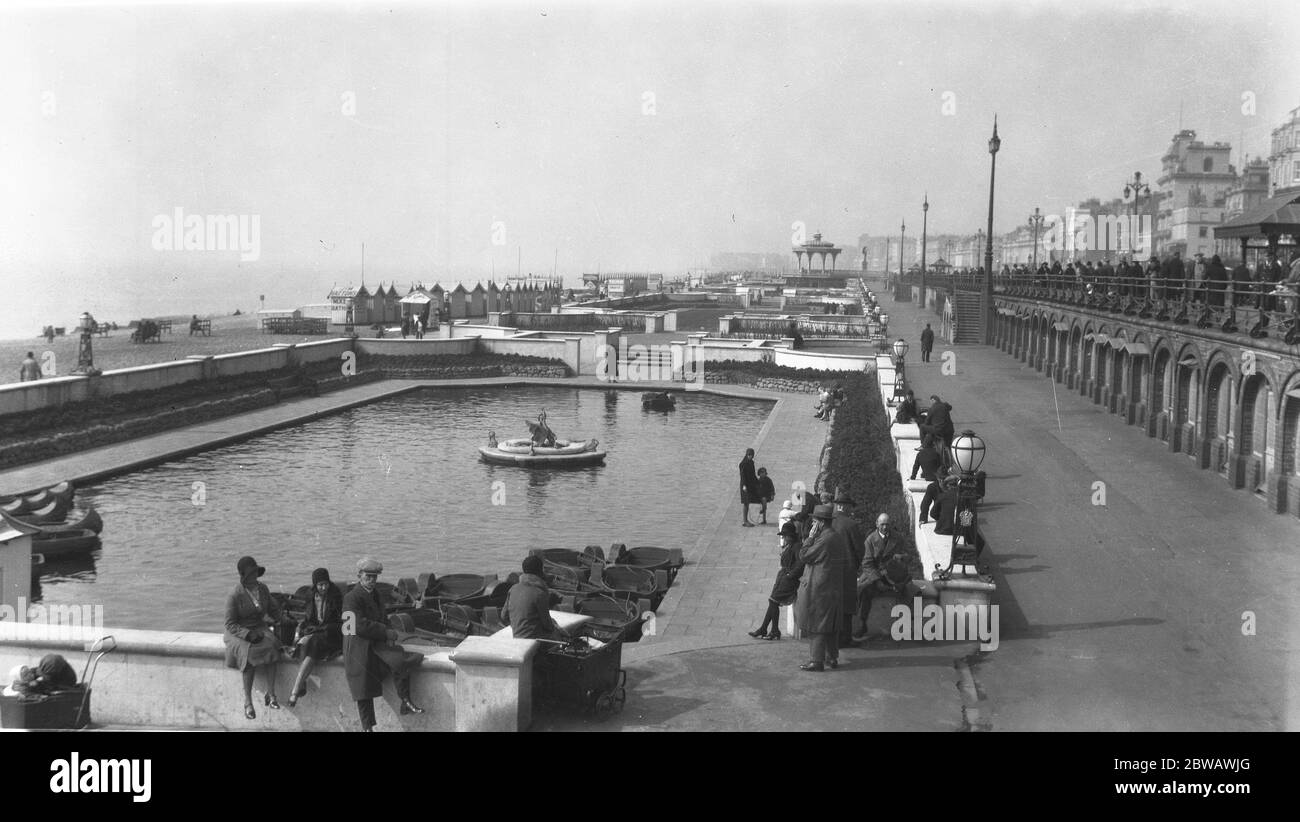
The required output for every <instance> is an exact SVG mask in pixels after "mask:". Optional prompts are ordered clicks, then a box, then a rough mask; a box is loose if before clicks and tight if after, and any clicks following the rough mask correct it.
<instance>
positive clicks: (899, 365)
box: [892, 337, 908, 400]
mask: <svg viewBox="0 0 1300 822" xmlns="http://www.w3.org/2000/svg"><path fill="white" fill-rule="evenodd" d="M892 347H893V349H894V399H895V400H901V399H902V398H903V390H904V388H903V387H904V385H905V384H906V382H905V379H904V377H905V371H904V364H903V357H905V356H907V347H908V346H907V340H904V339H903V338H902V337H899V338H898V339H897V340H894V345H893V346H892Z"/></svg>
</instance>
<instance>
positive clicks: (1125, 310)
mask: <svg viewBox="0 0 1300 822" xmlns="http://www.w3.org/2000/svg"><path fill="white" fill-rule="evenodd" d="M925 281H926V286H927V287H933V288H936V289H942V290H945V291H947V292H948V293H950V294H951V293H953V292H955V291H980V290H982V289H983V287H984V278H983V277H982V276H980V275H978V274H948V275H939V276H936V275H933V274H927V275H926V278H925ZM902 282H903V283H904V284H906V285H919V284H920V277H919V276H918V275H914V274H910V275H907V276H905V277H904V278H903V279H902ZM1279 285H1280V284H1278V283H1272V282H1264V283H1260V282H1255V281H1251V282H1248V283H1243V282H1240V281H1233V280H1227V281H1223V280H1209V281H1207V280H1201V281H1197V280H1194V279H1191V278H1169V279H1166V278H1164V277H1146V276H1142V277H1121V276H1114V277H1096V276H1094V277H1093V278H1092V279H1084V278H1081V277H1078V276H1076V277H1075V278H1074V279H1068V278H1065V277H1062V276H1059V275H1050V274H1049V275H1046V276H1044V275H1037V274H1034V275H1030V274H1025V275H1011V276H1006V275H1001V274H1000V275H996V276H994V277H993V293H994V294H995V295H997V296H1002V297H1019V298H1024V299H1032V300H1039V301H1043V302H1050V303H1056V304H1058V305H1065V306H1072V307H1075V308H1081V309H1084V310H1090V311H1096V312H1099V313H1113V314H1119V315H1122V316H1130V317H1138V318H1140V319H1144V320H1147V319H1154V320H1159V321H1165V322H1173V323H1178V324H1183V323H1186V324H1191V325H1195V327H1197V328H1203V329H1206V328H1215V329H1217V330H1219V331H1223V332H1226V333H1243V334H1246V335H1248V336H1249V337H1252V338H1259V337H1264V336H1269V334H1268V332H1269V330H1270V329H1271V328H1272V329H1275V331H1274V334H1273V336H1279V334H1280V335H1282V336H1284V338H1285V341H1286V343H1287V344H1288V345H1292V344H1295V343H1297V342H1300V330H1298V329H1297V328H1295V326H1297V325H1300V323H1290V322H1286V321H1287V320H1288V319H1290V318H1292V317H1294V316H1295V311H1296V308H1295V306H1296V303H1297V299H1296V294H1295V293H1294V292H1291V291H1288V290H1278V291H1275V289H1278V288H1279ZM1279 322H1286V325H1287V326H1289V327H1287V328H1281V329H1279V328H1277V326H1278V324H1279Z"/></svg>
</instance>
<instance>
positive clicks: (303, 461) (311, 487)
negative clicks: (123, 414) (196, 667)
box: [33, 387, 771, 631]
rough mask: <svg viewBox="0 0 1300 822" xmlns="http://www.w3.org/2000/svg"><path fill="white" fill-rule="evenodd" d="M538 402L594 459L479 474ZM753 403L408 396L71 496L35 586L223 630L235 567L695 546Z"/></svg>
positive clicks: (752, 430)
mask: <svg viewBox="0 0 1300 822" xmlns="http://www.w3.org/2000/svg"><path fill="white" fill-rule="evenodd" d="M542 409H545V411H546V414H547V423H548V424H549V425H550V427H551V429H552V430H554V431H555V433H556V435H557V437H559V438H561V439H575V440H577V439H587V438H591V437H596V438H598V439H599V440H600V447H601V448H602V449H603V450H606V451H608V453H609V456H608V457H607V458H606V461H605V465H603V466H597V467H590V468H578V469H564V470H546V469H535V468H532V469H530V468H519V467H513V466H510V467H506V466H492V465H487V464H485V463H484V462H482V461H481V460H480V459H479V454H478V450H477V449H478V446H480V445H485V444H486V443H487V435H488V432H489V431H494V432H495V433H496V435H497V437H498V438H499V439H502V440H504V439H507V438H509V437H521V436H527V434H528V429H527V425H526V424H525V420H535V419H536V418H537V414H538V412H539V411H541V410H542ZM770 410H771V404H770V403H768V402H757V401H750V400H742V399H735V398H729V397H720V396H714V395H709V394H699V393H683V394H680V395H678V404H677V408H676V410H674V411H671V412H652V411H645V410H642V408H641V402H640V394H639V393H637V392H634V391H620V392H610V393H608V394H607V393H606V392H604V391H600V390H590V389H586V390H584V389H574V388H559V387H556V388H551V387H528V388H476V389H422V390H420V391H416V392H412V393H409V394H404V395H402V396H399V397H396V398H393V399H390V400H385V401H381V402H377V403H374V404H371V405H366V406H362V407H359V408H354V409H351V410H349V411H345V412H341V413H339V414H336V415H333V416H330V417H326V418H323V419H320V420H316V421H313V422H310V423H307V424H304V425H300V426H296V427H294V428H289V429H284V430H281V431H277V432H273V433H271V434H267V435H264V436H260V437H256V438H254V439H250V440H246V441H244V442H241V443H238V444H235V445H231V446H227V447H224V448H219V449H216V450H212V451H206V452H203V453H200V454H195V455H193V456H190V457H188V458H185V459H180V460H176V461H174V462H169V463H166V464H163V465H159V466H156V467H153V468H149V469H146V470H142V471H137V472H134V473H131V474H128V475H124V476H119V477H115V478H112V479H109V480H105V481H103V482H101V483H98V484H95V485H90V486H86V487H84V488H79V489H78V490H77V502H78V507H84V506H85V505H86V504H87V503H89V504H93V505H94V506H95V507H96V508H97V509H98V510H99V511H100V513H101V514H102V515H103V517H104V532H103V534H102V535H101V537H102V539H103V548H102V550H101V551H99V552H97V553H96V554H95V556H94V558H93V559H87V560H82V561H81V562H80V563H71V564H68V563H62V564H59V565H51V566H49V567H47V568H45V569H43V570H42V574H41V577H40V583H39V586H36V587H37V588H38V589H39V590H34V591H33V596H34V597H35V596H37V595H39V596H41V597H43V601H45V602H47V603H68V604H73V603H75V604H102V605H103V613H104V621H105V624H106V625H109V626H112V627H128V628H152V629H158V630H194V631H221V630H222V629H223V619H224V615H223V607H224V602H225V597H226V595H227V594H228V593H229V592H230V589H231V588H233V587H234V585H235V584H236V582H237V578H236V573H235V562H236V560H237V559H238V558H239V557H240V556H242V555H244V554H251V555H252V556H253V557H255V558H256V559H257V561H258V562H259V563H260V564H261V565H263V566H265V567H266V569H267V573H266V576H265V577H263V581H264V582H265V583H266V584H267V585H268V586H269V587H270V589H271V590H272V591H276V590H281V591H285V592H292V591H294V590H296V589H297V588H298V587H299V586H301V585H306V584H307V583H308V582H310V579H311V572H312V569H313V568H316V567H318V566H323V567H326V568H328V569H329V570H330V574H331V576H332V578H333V579H334V580H335V581H336V582H338V581H341V582H347V581H350V580H352V579H353V578H355V573H354V567H355V563H356V560H357V559H358V558H359V557H361V556H363V555H366V554H369V555H372V556H374V557H376V558H377V559H379V560H380V561H382V562H383V563H384V576H383V577H382V579H383V580H385V581H388V582H396V581H397V579H398V578H399V577H404V576H409V577H416V576H418V575H419V574H420V573H422V572H432V573H435V574H437V575H439V576H441V575H442V574H448V573H483V574H488V573H496V574H499V575H501V576H502V577H504V576H505V574H507V573H509V572H510V571H516V570H518V568H519V563H520V561H521V560H522V558H523V557H524V556H525V554H526V553H527V551H528V549H530V548H578V549H581V548H582V547H583V546H584V545H588V544H594V545H600V546H602V547H603V548H605V549H606V550H608V549H609V546H610V545H611V544H613V543H617V542H623V543H626V544H627V545H628V546H629V547H631V546H634V545H660V546H663V547H667V548H681V549H683V551H685V552H686V553H687V559H688V560H689V559H690V557H689V553H690V550H691V549H692V548H693V546H694V544H695V542H696V540H697V539H698V536H699V534H700V532H701V530H702V529H703V528H704V527H705V525H706V523H707V521H708V519H709V517H710V515H711V514H713V513H714V512H715V511H716V510H717V506H718V505H719V504H720V503H721V502H722V500H723V499H724V498H725V495H726V494H728V493H731V492H732V491H733V490H734V488H735V486H736V484H737V482H738V478H737V469H736V466H737V464H738V463H739V462H740V459H741V456H742V455H743V454H744V450H745V449H746V448H747V447H749V446H750V445H751V444H752V443H753V440H754V438H755V436H756V435H757V433H758V430H759V428H760V427H761V426H762V424H763V422H764V421H765V419H766V418H767V415H768V413H769V412H770Z"/></svg>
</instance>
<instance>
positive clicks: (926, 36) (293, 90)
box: [0, 0, 1300, 337]
mask: <svg viewBox="0 0 1300 822" xmlns="http://www.w3.org/2000/svg"><path fill="white" fill-rule="evenodd" d="M1295 7H1296V4H1294V3H1289V2H1278V3H1268V2H1264V3H1259V2H1232V3H1226V2H1225V3H1219V2H1215V3H1194V4H1185V3H1184V4H1177V5H1175V4H1168V3H1140V2H1137V3H1135V2H1123V3H1119V2H1072V3H1034V2H1025V1H1024V0H1021V2H1016V3H1014V4H1012V3H1006V4H997V3H982V4H974V3H923V2H906V3H855V4H850V3H815V2H799V3H793V2H792V3H763V4H741V3H731V2H726V3H702V2H699V0H692V2H654V3H650V2H633V3H613V4H610V3H601V4H592V5H587V4H578V3H562V4H558V5H557V4H552V3H509V4H504V3H498V4H493V3H475V4H471V3H455V4H433V3H384V4H378V3H361V4H310V3H274V4H270V3H226V4H183V5H169V4H154V5H93V4H92V5H89V6H87V5H77V6H69V7H64V8H54V9H50V8H47V7H43V6H38V7H33V8H28V9H17V10H15V9H12V8H6V9H5V10H4V11H0V93H2V94H3V100H4V101H5V119H4V127H3V129H0V180H3V189H2V190H0V278H2V279H3V284H4V285H5V286H6V287H5V289H4V292H3V293H4V300H3V303H0V337H12V336H32V335H35V334H36V333H37V331H39V329H40V327H41V326H42V325H44V324H46V323H55V324H60V325H64V324H66V325H71V324H72V321H73V319H74V318H75V317H76V316H77V314H79V313H80V312H81V311H82V310H87V309H88V310H90V311H91V312H92V313H95V314H96V315H97V316H98V317H100V318H101V319H103V318H108V319H115V320H118V321H119V322H125V321H126V320H129V319H132V318H135V317H139V316H147V315H150V314H153V313H179V312H184V313H191V312H198V313H206V312H224V313H229V312H230V311H233V310H234V309H235V308H241V309H243V310H245V311H249V310H254V309H256V308H257V307H258V303H257V298H258V295H259V294H265V295H266V304H267V306H268V307H283V306H293V305H300V304H303V303H307V302H319V301H322V300H323V299H324V297H325V294H326V293H327V292H328V290H329V288H330V287H331V285H333V284H334V283H336V282H337V283H347V282H358V281H359V280H360V276H361V244H362V243H363V242H364V243H365V244H366V262H365V265H366V268H365V280H366V282H367V283H368V284H369V283H375V282H378V281H380V280H383V281H385V282H387V281H390V280H396V281H397V282H398V283H399V288H400V289H401V290H405V287H406V285H407V284H408V283H409V282H410V281H412V280H419V279H425V280H442V281H444V282H448V281H451V282H454V281H456V280H457V279H465V280H467V281H470V282H473V281H475V280H479V279H486V278H487V277H488V276H489V275H490V273H491V272H492V270H493V266H494V265H495V270H496V273H497V276H498V279H503V278H504V276H505V275H506V274H512V273H514V271H515V269H516V265H517V264H518V262H517V260H518V258H519V255H520V254H521V253H522V266H523V270H524V271H530V270H531V271H534V272H543V271H545V272H549V271H550V270H551V267H552V264H553V261H554V259H555V257H556V254H557V249H558V260H559V262H558V269H559V272H560V273H561V274H563V275H567V276H569V277H576V275H578V274H579V273H581V272H582V271H588V270H592V271H594V270H595V269H596V268H597V266H599V267H600V269H601V270H602V271H616V270H637V271H664V272H666V273H668V274H670V275H679V274H680V273H682V272H683V271H684V270H685V269H687V268H697V267H699V266H701V265H703V264H705V263H706V262H707V260H708V257H709V255H710V254H712V253H713V252H716V251H781V250H784V249H787V248H789V246H790V240H791V234H792V228H791V225H792V223H794V222H795V221H802V222H803V223H804V224H805V225H806V226H807V228H808V231H809V233H811V232H813V231H821V232H823V233H824V234H825V235H826V237H827V239H830V240H832V241H835V242H837V243H840V244H842V245H846V246H849V247H850V250H851V249H852V247H853V246H854V245H855V244H856V239H857V236H858V234H859V233H862V232H864V231H868V232H874V233H883V232H889V233H894V232H896V231H897V229H898V224H899V221H900V219H901V218H904V217H906V218H907V221H908V224H909V234H910V233H911V230H912V226H913V225H915V226H916V228H917V229H918V230H919V227H920V222H921V213H920V202H921V197H922V193H923V192H924V191H926V190H928V192H929V197H930V202H931V209H930V228H931V230H932V231H935V232H945V231H952V232H973V231H974V230H975V229H976V228H978V227H982V226H983V224H984V220H985V214H986V209H987V199H988V171H989V156H988V152H987V146H986V143H987V139H988V136H989V133H990V131H991V126H992V120H993V114H994V112H996V113H997V114H998V122H999V133H1000V136H1001V137H1002V140H1003V143H1002V150H1001V152H1000V153H999V154H998V186H997V201H996V218H995V229H996V230H997V231H1005V230H1009V229H1011V228H1013V227H1014V226H1015V225H1017V224H1019V223H1020V222H1021V221H1023V220H1024V218H1025V215H1027V214H1028V213H1029V212H1031V211H1032V210H1033V208H1034V207H1035V206H1038V207H1040V208H1042V209H1043V210H1044V212H1048V213H1060V212H1061V211H1062V210H1063V209H1064V208H1065V207H1066V206H1068V205H1071V204H1073V203H1075V202H1077V201H1079V200H1081V199H1084V198H1086V197H1089V196H1094V195H1095V196H1101V197H1102V198H1103V199H1105V198H1109V197H1112V196H1117V195H1118V194H1119V193H1120V192H1121V189H1122V188H1123V183H1124V181H1125V180H1126V179H1127V178H1128V177H1129V176H1131V174H1132V172H1133V171H1134V170H1141V171H1142V172H1143V173H1144V175H1146V176H1148V177H1150V178H1152V179H1153V180H1154V178H1155V177H1156V176H1158V173H1159V158H1160V156H1161V154H1162V153H1163V151H1164V149H1165V148H1166V147H1167V146H1168V144H1169V140H1170V138H1171V137H1172V136H1173V134H1174V132H1175V131H1176V130H1177V129H1178V125H1179V116H1180V115H1179V112H1180V106H1181V109H1182V123H1183V125H1184V127H1187V128H1192V129H1195V130H1196V131H1197V133H1198V136H1199V137H1201V138H1202V139H1206V140H1210V141H1213V140H1224V141H1229V142H1231V143H1232V144H1233V148H1234V153H1233V160H1234V162H1236V161H1237V158H1238V156H1239V154H1240V149H1241V145H1242V138H1243V136H1244V145H1245V148H1246V150H1247V151H1248V152H1249V153H1251V154H1252V155H1253V154H1262V155H1267V152H1268V138H1269V132H1270V130H1271V129H1272V128H1274V127H1275V126H1277V125H1278V124H1279V123H1280V122H1281V121H1282V120H1283V119H1284V117H1285V116H1286V113H1287V112H1288V111H1290V110H1291V109H1294V108H1296V107H1297V106H1300V48H1298V47H1297V45H1296V44H1297V35H1300V25H1298V24H1300V14H1298V13H1297V12H1296V11H1295ZM1252 102H1253V109H1252V108H1251V105H1250V104H1251V103H1252ZM177 208H180V209H182V210H183V213H184V214H185V215H210V214H211V215H215V214H231V215H241V216H243V217H244V218H245V219H246V223H245V225H246V227H247V228H250V229H251V228H252V226H253V219H254V218H256V225H257V227H258V229H259V232H258V239H259V241H260V242H259V244H258V245H259V247H258V248H257V252H258V253H257V258H256V259H244V260H241V254H240V252H239V251H237V250H227V251H221V250H188V251H187V250H170V249H168V248H166V247H164V248H162V249H161V250H160V249H158V248H156V246H157V245H158V244H159V242H158V238H157V237H156V234H157V233H158V225H159V223H158V222H157V219H158V218H160V215H165V216H166V217H168V218H170V217H171V215H173V214H174V211H175V209H177ZM164 233H166V232H164ZM168 236H170V234H169V235H168ZM243 256H244V257H250V256H252V255H251V254H248V253H245V254H244V255H243ZM846 259H849V260H852V263H850V264H855V263H856V260H857V255H856V254H846V255H845V256H843V257H841V262H842V263H843V262H844V261H845V260H846Z"/></svg>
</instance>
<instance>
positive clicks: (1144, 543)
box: [882, 297, 1300, 730]
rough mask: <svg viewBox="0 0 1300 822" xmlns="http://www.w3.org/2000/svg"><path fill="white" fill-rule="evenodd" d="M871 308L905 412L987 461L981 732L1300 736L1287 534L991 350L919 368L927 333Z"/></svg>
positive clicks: (1155, 444) (1255, 509)
mask: <svg viewBox="0 0 1300 822" xmlns="http://www.w3.org/2000/svg"><path fill="white" fill-rule="evenodd" d="M882 302H883V303H884V304H885V307H886V308H887V309H888V310H889V314H890V335H891V336H902V337H905V338H907V339H909V340H911V341H912V343H913V346H912V349H911V351H910V352H909V354H908V364H907V373H908V378H909V381H910V382H911V384H912V386H913V387H914V388H915V391H916V395H917V397H918V398H928V396H929V395H930V394H931V393H937V394H939V395H940V396H942V397H943V398H944V399H945V400H946V401H948V402H950V403H952V406H953V418H954V421H955V423H956V428H957V430H958V431H961V430H962V429H963V428H967V427H969V428H972V429H974V430H975V431H977V432H978V433H979V434H980V435H981V436H982V437H983V438H984V439H985V442H986V443H987V447H988V456H987V457H986V459H985V462H984V468H985V470H986V471H987V472H988V495H987V497H986V498H985V502H984V504H983V506H982V507H981V514H980V520H981V525H982V527H983V530H984V533H985V535H986V536H987V538H988V540H989V545H990V550H991V553H992V559H991V565H992V568H993V571H994V575H995V578H996V580H997V583H998V592H997V598H996V600H995V601H996V602H997V603H998V604H999V606H1000V612H1001V614H1000V616H1001V623H1000V624H1001V646H1000V647H999V648H998V650H997V651H996V652H993V653H989V654H981V655H980V656H979V661H978V662H977V664H975V665H974V666H973V672H974V677H975V679H976V681H977V683H978V688H979V690H980V693H981V694H982V695H984V696H986V699H985V700H984V702H983V703H982V708H983V709H982V716H983V719H984V721H985V722H986V723H987V724H988V725H989V726H990V727H991V728H992V729H994V730H1023V729H1033V730H1067V729H1068V730H1282V729H1289V730H1295V729H1297V728H1300V640H1297V636H1300V633H1298V632H1297V628H1300V621H1298V620H1297V601H1298V600H1297V596H1296V593H1295V592H1296V585H1297V583H1298V582H1300V568H1298V567H1297V564H1296V562H1295V559H1294V556H1295V548H1296V546H1297V544H1300V521H1298V520H1297V519H1296V518H1295V517H1293V516H1288V515H1278V514H1273V513H1269V511H1268V510H1267V508H1266V506H1265V504H1264V501H1263V499H1262V497H1256V496H1254V495H1252V494H1249V493H1247V492H1244V491H1237V490H1232V489H1231V488H1229V487H1228V485H1227V482H1226V481H1225V480H1224V479H1223V478H1222V477H1220V476H1219V475H1217V474H1215V473H1214V472H1212V471H1203V470H1201V469H1199V468H1198V467H1196V465H1195V463H1194V462H1193V460H1192V459H1191V458H1190V457H1187V456H1184V455H1179V454H1171V453H1170V452H1169V451H1168V450H1167V447H1166V446H1165V444H1164V443H1163V442H1161V441H1159V440H1157V439H1152V438H1148V437H1147V436H1146V435H1145V434H1144V433H1143V432H1142V431H1141V430H1139V429H1138V428H1137V427H1135V426H1127V425H1124V424H1123V422H1122V420H1120V419H1119V418H1118V417H1116V416H1114V415H1110V414H1107V413H1105V411H1104V409H1103V408H1102V407H1101V406H1099V405H1094V404H1093V403H1092V402H1091V401H1090V400H1089V399H1087V398H1085V397H1082V396H1080V395H1079V394H1078V393H1077V392H1070V391H1067V390H1065V389H1064V388H1063V387H1062V386H1060V385H1056V384H1055V383H1054V382H1053V381H1052V380H1050V379H1049V378H1047V377H1046V376H1045V375H1043V374H1041V373H1039V372H1037V371H1035V370H1034V369H1033V368H1031V367H1029V366H1027V365H1025V364H1023V363H1021V362H1020V361H1019V360H1017V359H1015V358H1013V357H1011V356H1009V355H1007V354H1005V353H1003V352H1002V351H1000V350H998V349H997V348H994V347H991V346H982V345H951V344H946V343H944V342H942V341H936V344H935V350H934V355H933V358H932V360H933V361H932V362H930V363H926V364H923V363H920V362H919V359H920V356H919V352H920V345H919V342H918V340H919V337H920V331H921V329H922V328H924V324H925V322H927V321H929V322H932V323H933V325H934V326H936V327H937V326H938V322H937V320H936V318H935V317H934V316H933V314H932V313H930V312H926V313H925V314H922V312H921V311H920V310H919V309H918V308H917V307H916V306H915V305H913V304H910V303H894V302H893V301H892V298H891V297H886V298H884V300H883V301H882ZM946 351H951V352H952V354H953V357H954V359H953V360H952V362H953V363H954V364H955V373H954V374H945V373H943V361H944V360H943V355H944V353H945V352H946ZM1098 483H1103V484H1104V485H1098ZM1102 490H1104V504H1097V503H1100V502H1102V498H1101V497H1100V496H1099V492H1100V491H1102ZM1252 620H1253V627H1254V633H1253V634H1252V633H1251V630H1250V629H1251V627H1252V624H1251V622H1252Z"/></svg>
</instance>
